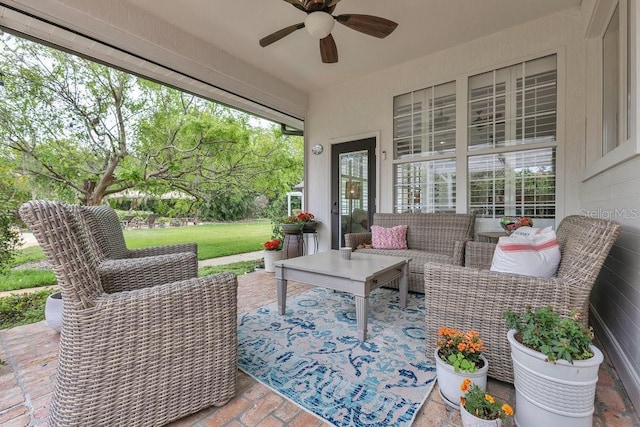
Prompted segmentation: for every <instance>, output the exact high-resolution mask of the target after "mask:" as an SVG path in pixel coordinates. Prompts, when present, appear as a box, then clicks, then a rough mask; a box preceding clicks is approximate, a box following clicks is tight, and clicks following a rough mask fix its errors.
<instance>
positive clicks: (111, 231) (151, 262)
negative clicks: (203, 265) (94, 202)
mask: <svg viewBox="0 0 640 427" xmlns="http://www.w3.org/2000/svg"><path fill="white" fill-rule="evenodd" d="M68 208H69V209H72V210H73V211H74V214H75V216H76V217H77V218H78V220H79V221H80V225H81V226H82V227H83V228H84V230H85V233H86V235H87V237H88V239H89V248H90V249H91V251H92V252H93V254H94V256H95V259H96V261H97V262H98V267H97V271H98V275H99V276H100V280H101V282H102V287H103V289H104V291H105V292H107V293H113V292H121V291H124V290H132V289H140V288H146V287H147V286H148V283H169V282H177V281H179V280H186V279H191V278H193V277H197V276H198V258H197V255H196V252H197V245H196V244H195V243H187V244H180V245H167V246H154V247H150V248H142V249H135V250H131V249H128V248H127V246H126V244H125V241H124V235H123V234H122V229H121V228H120V226H119V221H118V215H117V214H116V212H115V211H114V210H113V209H111V208H109V207H106V206H71V205H69V206H68ZM123 286H124V287H123Z"/></svg>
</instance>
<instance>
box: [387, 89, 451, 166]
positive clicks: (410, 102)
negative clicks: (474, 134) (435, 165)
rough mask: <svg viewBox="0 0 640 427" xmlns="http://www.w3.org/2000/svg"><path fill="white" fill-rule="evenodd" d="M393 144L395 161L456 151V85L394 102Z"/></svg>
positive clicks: (400, 98)
mask: <svg viewBox="0 0 640 427" xmlns="http://www.w3.org/2000/svg"><path fill="white" fill-rule="evenodd" d="M393 145H394V159H405V158H412V157H421V156H431V155H434V154H443V153H454V152H455V149H456V84H455V82H450V83H445V84H441V85H437V86H432V87H428V88H425V89H421V90H417V91H414V92H409V93H406V94H403V95H399V96H396V97H395V98H394V99H393Z"/></svg>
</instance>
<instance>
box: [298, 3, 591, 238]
mask: <svg viewBox="0 0 640 427" xmlns="http://www.w3.org/2000/svg"><path fill="white" fill-rule="evenodd" d="M550 53H557V54H558V76H559V77H558V80H559V81H558V95H559V96H558V121H559V133H558V141H559V146H558V172H557V175H558V178H557V180H558V182H557V215H558V218H561V217H563V216H565V215H566V214H569V213H575V212H577V211H578V209H579V208H580V202H579V199H578V188H579V185H580V177H581V174H582V171H583V167H584V117H585V94H584V89H585V78H586V76H585V69H586V66H585V61H586V59H585V58H586V55H585V42H584V38H583V25H582V19H581V14H580V11H579V10H578V9H575V10H570V11H566V12H562V13H558V14H555V15H551V16H549V17H546V18H543V19H539V20H536V21H532V22H529V23H527V24H524V25H521V26H518V27H514V28H511V29H509V30H506V31H502V32H500V33H496V34H493V35H490V36H488V37H485V38H482V39H478V40H475V41H473V42H471V43H467V44H464V45H461V46H458V47H455V48H452V49H448V50H446V51H442V52H439V53H436V54H433V55H430V56H428V57H424V58H422V59H419V60H416V61H412V62H409V63H405V64H401V65H398V66H396V67H394V68H391V69H387V70H385V71H382V72H378V73H375V74H371V75H368V76H365V77H362V78H360V79H358V80H357V81H350V82H336V83H335V84H333V85H332V86H331V88H330V89H328V90H322V91H320V92H316V93H312V94H311V97H310V109H309V113H308V115H307V121H306V123H305V137H306V142H307V149H309V148H310V147H312V146H313V145H315V144H323V145H324V146H325V147H327V148H329V146H330V144H331V143H332V142H334V140H336V139H339V140H344V138H347V137H349V136H357V135H360V134H366V133H370V132H377V131H379V133H380V141H379V146H378V153H381V152H382V151H386V153H387V158H386V160H382V159H380V167H379V170H378V174H379V177H378V178H379V183H380V184H379V188H378V195H379V197H378V203H377V206H378V211H380V212H391V210H392V202H393V200H392V198H393V187H392V184H393V179H392V171H393V162H392V160H393V159H392V153H393V146H392V131H393V123H392V108H393V97H394V96H395V95H399V94H403V93H406V92H409V91H412V90H416V89H420V88H423V87H425V86H429V85H433V84H438V83H443V82H447V81H451V80H453V79H455V78H457V77H459V76H465V77H464V78H465V79H466V75H467V74H469V73H479V72H483V71H487V70H491V69H495V68H498V67H503V66H507V65H512V64H513V63H517V62H519V61H523V60H528V59H532V58H535V57H538V56H543V55H546V54H550ZM459 99H464V98H459ZM330 151H331V150H330V149H327V150H325V151H324V153H323V154H321V155H311V154H310V153H309V154H307V171H306V179H305V183H306V184H307V185H308V189H307V191H308V194H309V195H313V197H309V198H308V199H307V200H308V201H309V203H308V206H307V207H308V209H309V210H311V211H312V212H314V213H317V214H318V216H319V218H320V220H321V221H323V223H324V227H323V229H322V232H321V233H320V247H321V249H328V248H329V247H330V244H331V243H330V236H329V233H330V229H329V224H330V220H331V218H330V212H329V206H330V196H331V195H330V191H331V189H330V185H329V184H330ZM379 157H380V156H379ZM459 198H460V197H459ZM462 205H465V203H464V202H463V203H462ZM463 209H466V207H463ZM458 210H459V211H460V209H458Z"/></svg>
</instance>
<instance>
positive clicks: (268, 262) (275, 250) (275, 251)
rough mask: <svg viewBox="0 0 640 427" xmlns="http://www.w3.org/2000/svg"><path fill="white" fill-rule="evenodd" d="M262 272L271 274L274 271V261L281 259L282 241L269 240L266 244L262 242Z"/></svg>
mask: <svg viewBox="0 0 640 427" xmlns="http://www.w3.org/2000/svg"><path fill="white" fill-rule="evenodd" d="M263 246H264V251H263V259H264V271H266V272H268V273H273V272H275V271H276V268H275V266H274V265H273V263H274V261H280V260H281V259H282V240H280V239H271V240H269V241H268V242H264V244H263Z"/></svg>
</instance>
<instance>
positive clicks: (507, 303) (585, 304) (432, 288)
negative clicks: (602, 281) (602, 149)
mask: <svg viewBox="0 0 640 427" xmlns="http://www.w3.org/2000/svg"><path fill="white" fill-rule="evenodd" d="M619 233H620V225H619V224H618V223H616V222H613V221H607V220H602V219H594V218H587V217H583V216H579V215H571V216H568V217H565V218H564V219H563V220H562V221H561V223H560V225H559V226H558V230H557V233H556V234H557V238H558V243H559V245H560V253H561V259H560V266H559V267H558V271H557V273H556V276H555V277H531V276H523V275H518V274H509V273H500V272H496V271H489V268H490V267H491V260H492V257H493V252H494V250H495V247H496V245H495V244H493V243H481V242H469V244H468V245H467V248H466V266H465V267H461V266H453V265H443V264H435V263H430V264H426V265H425V266H424V289H425V315H426V331H425V333H426V355H427V357H430V358H431V357H433V354H434V351H435V343H436V338H437V331H438V329H439V328H440V327H441V326H447V327H450V328H456V329H461V330H469V329H474V330H476V331H478V332H479V333H480V336H481V337H482V338H483V339H484V341H485V344H486V346H487V350H486V351H485V355H486V357H487V359H488V360H489V376H491V377H493V378H496V379H498V380H501V381H506V382H513V367H512V361H511V349H510V346H509V342H508V340H507V332H508V331H507V326H506V322H505V320H504V317H503V313H504V311H505V310H507V309H510V310H512V311H516V312H522V311H523V310H524V308H525V307H527V306H531V307H534V308H538V307H545V306H548V305H550V306H552V307H553V308H554V309H555V310H556V311H557V312H559V313H561V314H564V315H569V314H570V312H571V310H572V309H578V310H580V311H581V320H582V321H583V322H584V323H585V324H587V323H588V314H589V295H590V294H591V288H592V287H593V284H594V282H595V280H596V278H597V277H598V273H599V272H600V269H601V267H602V265H603V263H604V260H605V258H606V257H607V254H608V253H609V250H610V249H611V247H612V245H613V243H614V241H615V240H616V238H617V236H618V234H619Z"/></svg>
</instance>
